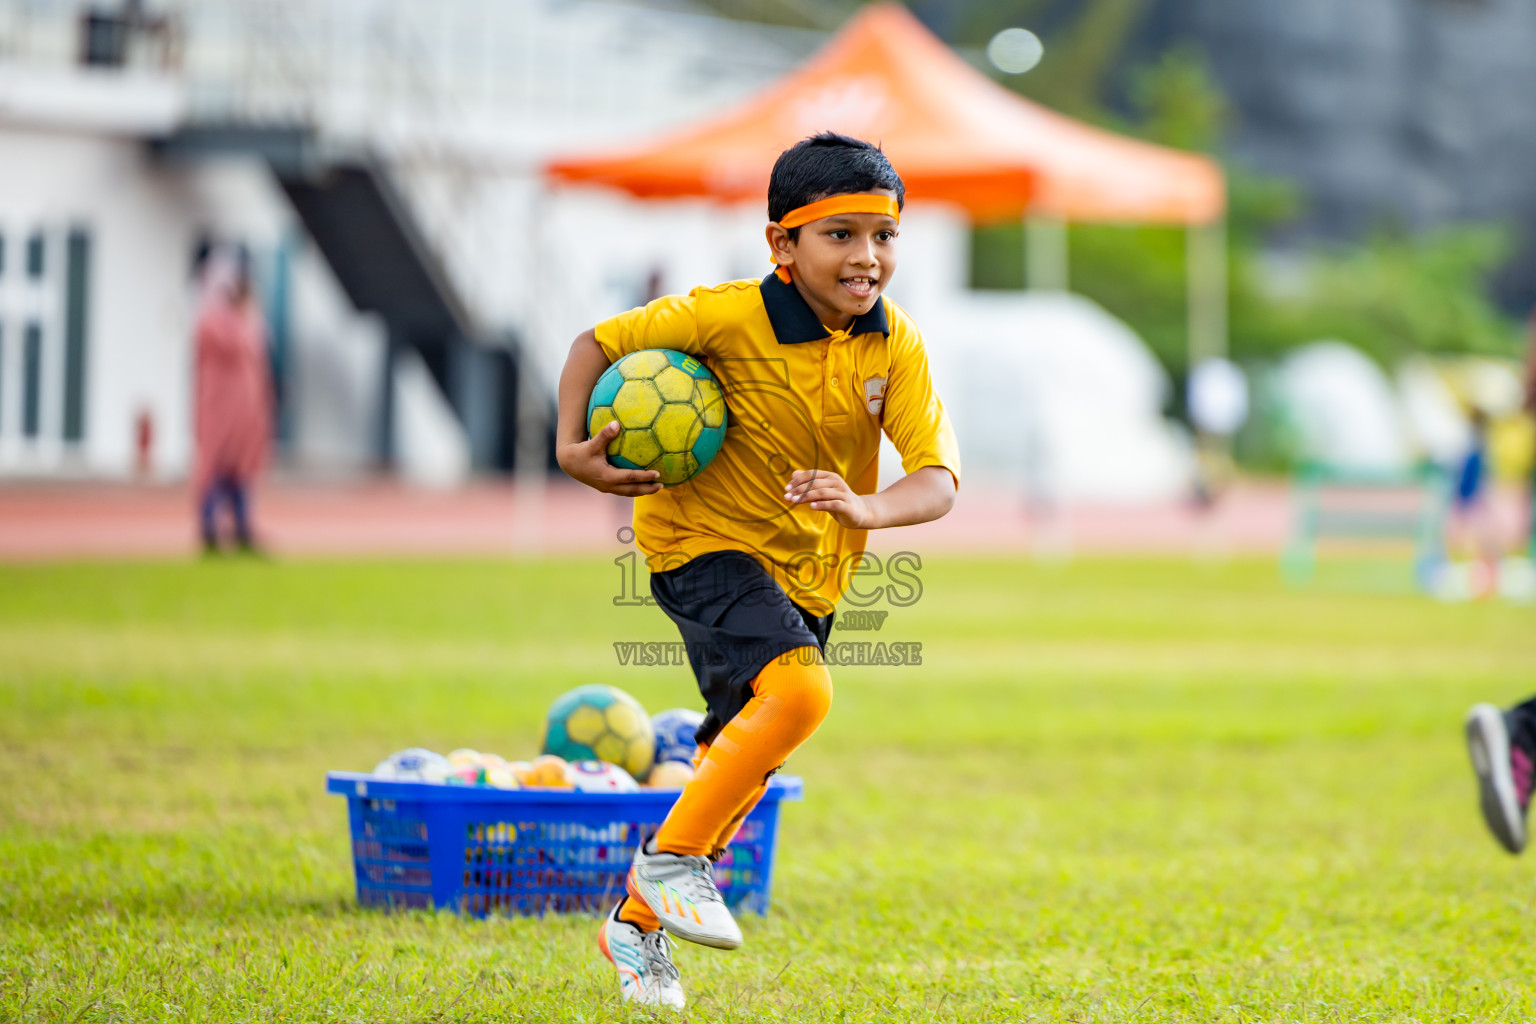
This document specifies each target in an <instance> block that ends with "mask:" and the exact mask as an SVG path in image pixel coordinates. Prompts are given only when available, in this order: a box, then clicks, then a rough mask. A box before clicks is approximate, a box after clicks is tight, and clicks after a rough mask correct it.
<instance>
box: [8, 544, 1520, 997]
mask: <svg viewBox="0 0 1536 1024" xmlns="http://www.w3.org/2000/svg"><path fill="white" fill-rule="evenodd" d="M921 577H922V581H923V587H924V591H923V595H922V599H921V600H920V601H919V602H918V603H917V604H916V605H915V606H913V607H910V608H898V609H894V610H892V612H891V616H890V618H889V620H887V623H886V625H885V627H884V629H883V630H882V631H881V633H880V634H878V636H879V637H880V638H881V639H900V640H915V641H920V642H922V644H923V654H924V662H925V664H924V666H923V667H921V668H877V667H869V668H848V667H843V668H837V669H835V670H834V673H833V676H834V679H835V681H836V687H837V698H836V703H835V706H834V707H833V711H832V716H831V718H830V719H829V720H828V722H827V724H826V725H825V726H824V727H823V729H822V731H821V732H820V733H819V734H818V735H817V736H816V737H815V738H814V739H813V740H812V741H811V742H810V744H809V745H808V746H807V747H806V748H805V749H804V750H802V751H801V752H800V753H799V754H798V755H796V757H795V759H794V760H793V761H792V762H791V769H792V770H793V771H795V772H796V773H797V774H800V775H802V776H804V778H805V780H806V790H807V799H806V801H805V802H804V803H801V804H788V805H786V806H785V810H784V823H783V829H782V833H781V837H780V838H781V843H780V848H779V869H778V876H777V880H776V881H777V884H776V889H775V893H774V895H775V908H774V911H773V913H772V914H770V915H769V916H768V917H767V918H757V917H750V916H749V917H747V918H745V920H744V930H745V932H746V936H747V944H746V945H745V946H744V947H743V948H742V949H741V950H740V951H738V952H735V953H719V952H715V951H711V950H704V949H701V948H697V947H690V946H685V947H683V948H681V949H680V950H679V952H678V962H679V966H680V967H681V968H682V971H683V977H684V981H685V983H686V985H687V986H688V988H689V993H690V997H691V1005H690V1010H689V1014H688V1016H689V1019H692V1020H696V1021H705V1020H709V1021H713V1020H725V1021H736V1020H785V1021H799V1020H807V1021H866V1020H867V1021H875V1020H879V1021H889V1020H920V1021H926V1020H954V1021H1002V1020H1014V1021H1023V1020H1050V1021H1063V1020H1070V1021H1079V1022H1082V1021H1106V1020H1148V1021H1153V1020H1199V1021H1234V1022H1236V1021H1254V1020H1271V1021H1282V1020H1283V1021H1314V1020H1315V1021H1337V1020H1369V1021H1396V1020H1419V1021H1446V1020H1511V1021H1516V1020H1529V1019H1532V1017H1533V1016H1536V984H1533V976H1536V942H1533V940H1532V935H1533V933H1536V885H1533V880H1532V877H1531V875H1532V872H1533V870H1536V862H1533V861H1528V860H1527V861H1522V860H1517V859H1514V858H1510V857H1508V856H1506V855H1505V854H1503V853H1501V852H1500V851H1499V850H1498V849H1497V847H1496V846H1495V845H1494V843H1493V841H1492V840H1491V839H1490V838H1489V837H1488V836H1487V835H1486V833H1485V832H1484V831H1483V827H1482V825H1481V823H1480V820H1479V818H1478V816H1477V812H1476V808H1475V802H1474V790H1473V783H1472V779H1471V775H1470V773H1469V771H1468V769H1467V766H1466V764H1465V754H1464V752H1463V749H1462V747H1461V742H1460V732H1459V728H1460V718H1461V715H1462V714H1463V712H1464V711H1465V709H1466V707H1467V705H1468V704H1469V703H1470V702H1472V701H1474V700H1477V699H1493V700H1496V701H1501V702H1509V701H1512V700H1514V699H1516V698H1520V697H1523V696H1524V695H1525V693H1526V692H1527V691H1528V690H1532V689H1536V614H1533V613H1532V612H1531V611H1530V610H1529V609H1526V610H1521V609H1516V608H1511V607H1507V606H1502V605H1487V606H1458V607H1443V606H1438V605H1435V604H1432V603H1430V602H1427V601H1424V600H1421V599H1417V598H1412V597H1384V596H1349V595H1343V594H1338V593H1316V592H1313V593H1306V592H1291V591H1286V590H1284V589H1283V588H1282V587H1281V586H1280V585H1279V584H1278V582H1277V573H1276V571H1275V569H1274V567H1273V566H1272V565H1268V564H1259V563H1239V564H1236V565H1232V566H1228V567H1224V568H1202V567H1199V566H1193V565H1190V564H1188V563H1175V562H1151V561H1115V562H1093V563H1079V564H1077V565H1075V566H1072V567H1069V568H1065V569H1049V568H1038V567H1033V566H1031V565H1029V564H1026V563H1021V562H1020V563H1014V562H1006V561H998V560H996V559H992V560H985V561H983V560H976V561H961V560H955V559H946V558H930V559H929V560H928V561H927V562H926V563H925V566H924V569H923V571H922V573H921ZM618 586H619V583H618V572H617V570H616V569H615V568H614V566H612V565H610V564H608V563H607V562H606V561H604V560H602V559H597V560H591V561H572V562H560V561H550V562H527V563H491V564H486V563H478V564H427V563H419V564H409V563H407V564H396V563H360V564H334V565H333V564H313V563H311V564H283V563H277V564H260V563H241V562H235V563H222V562H221V563H210V564H185V565H182V564H176V565H142V566H137V565H124V566H62V567H58V566H55V567H29V568H5V569H0V780H3V785H0V1019H4V1020H12V1019H20V1020H31V1019H36V1020H70V1021H74V1020H82V1021H105V1020H134V1021H152V1020H186V1021H243V1020H285V1021H322V1020H323V1021H354V1020H355V1021H417V1020H434V1021H436V1020H443V1021H459V1020H473V1021H480V1020H486V1021H491V1020H526V1021H546V1020H549V1021H596V1020H607V1019H613V1018H621V1019H622V1018H625V1017H626V1016H635V1017H640V1018H644V1017H645V1016H646V1015H645V1014H643V1013H639V1012H635V1013H633V1014H629V1013H627V1012H626V1010H625V1009H624V1008H623V1007H622V1006H621V1004H620V1003H619V999H618V989H617V986H616V985H615V984H614V981H613V977H612V974H611V970H610V968H609V967H608V965H607V963H606V962H605V961H603V960H602V959H601V958H600V956H599V954H598V952H597V950H596V947H595V945H594V942H593V936H594V928H595V925H594V922H593V921H592V920H591V919H562V918H556V917H550V918H547V919H544V920H537V919H526V920H525V919H516V920H506V919H498V920H487V921H476V920H470V919H460V918H458V917H455V916H453V915H449V914H442V915H431V914H406V915H394V916H388V915H383V914H379V913H375V912H364V911H361V910H359V909H358V908H357V907H356V905H355V901H354V895H353V889H352V877H351V864H350V860H349V857H350V853H349V848H348V841H347V837H346V823H345V805H344V802H343V801H341V800H340V799H339V798H335V797H330V796H327V795H326V794H325V793H324V792H323V775H324V773H325V771H326V770H327V769H332V768H352V769H366V768H367V767H369V766H371V765H372V764H373V762H374V761H375V760H377V758H378V757H380V756H381V755H383V754H384V753H387V752H388V751H390V750H393V749H395V748H398V747H402V746H408V745H417V744H419V745H425V746H429V747H433V748H436V749H439V750H446V749H449V748H452V747H456V746H460V745H468V746H474V747H478V748H480V749H488V750H495V751H498V752H500V753H503V754H505V755H508V756H516V755H522V756H526V755H528V754H529V753H531V752H533V750H534V747H535V744H536V743H537V739H538V732H539V723H540V716H541V712H542V710H543V708H544V706H545V705H546V704H547V702H548V701H549V699H550V698H551V697H553V696H554V695H555V694H557V693H559V692H561V691H562V690H564V689H566V688H568V687H571V686H574V685H577V684H581V683H586V682H598V681H605V682H612V683H615V684H617V685H620V686H623V687H624V688H626V689H628V690H630V691H631V692H632V693H634V694H635V695H636V696H637V697H639V698H640V699H641V701H642V702H644V703H645V704H646V705H647V706H649V707H651V708H652V709H659V708H662V707H667V706H672V705H677V704H683V703H693V702H694V696H693V693H692V680H691V677H690V676H689V675H688V674H687V673H686V671H684V670H680V669H677V668H637V667H624V668H621V667H619V665H618V664H617V659H616V657H615V653H614V650H613V648H612V646H611V645H612V643H613V642H615V641H624V640H645V639H672V638H673V637H674V636H675V634H674V633H673V632H672V631H671V627H670V625H669V624H668V623H667V622H666V620H665V619H664V618H663V616H662V615H661V614H660V612H658V611H657V610H655V609H654V608H643V609H637V608H616V607H614V606H613V603H612V600H611V599H612V597H613V596H614V595H615V594H616V593H617V592H618ZM872 636H874V635H873V634H871V635H867V637H872ZM847 638H851V635H849V634H843V635H841V636H840V637H839V639H847Z"/></svg>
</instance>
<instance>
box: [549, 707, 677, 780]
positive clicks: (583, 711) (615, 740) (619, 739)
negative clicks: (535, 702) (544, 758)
mask: <svg viewBox="0 0 1536 1024" xmlns="http://www.w3.org/2000/svg"><path fill="white" fill-rule="evenodd" d="M543 752H544V753H545V754H554V755H556V756H557V757H563V758H565V760H567V761H591V760H597V761H607V762H608V763H609V764H616V765H618V766H619V767H620V768H623V769H624V770H625V771H627V772H629V774H630V775H632V776H634V777H635V778H637V779H643V778H645V777H646V775H648V774H649V773H650V770H651V762H652V761H653V760H654V758H655V756H656V734H655V733H654V732H653V731H652V730H651V717H650V716H649V715H647V714H646V713H645V708H643V707H641V706H640V702H639V701H637V700H635V698H633V697H631V696H630V695H629V694H627V693H625V692H624V691H623V690H620V689H619V688H618V687H615V686H604V685H602V684H594V685H591V686H578V687H577V688H576V689H574V690H571V691H570V692H568V693H563V694H561V695H560V696H559V697H557V698H555V702H554V703H553V704H551V705H550V706H549V714H548V715H547V716H545V719H544V743H543Z"/></svg>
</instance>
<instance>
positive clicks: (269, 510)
mask: <svg viewBox="0 0 1536 1024" xmlns="http://www.w3.org/2000/svg"><path fill="white" fill-rule="evenodd" d="M254 508H255V521H256V529H257V535H258V539H259V540H260V541H261V543H262V544H263V546H264V547H266V548H267V549H268V550H269V551H270V552H271V553H272V554H274V555H277V556H281V557H362V556H408V557H411V556H414V557H451V556H459V557H464V556H470V557H480V556H503V557H505V556H514V555H526V554H539V553H544V554H565V553H577V552H602V551H613V550H619V549H621V548H624V547H627V546H628V545H627V544H626V543H624V541H621V540H620V539H619V537H618V536H617V533H618V531H619V530H620V528H621V527H623V526H624V525H625V524H627V523H628V521H629V501H628V499H623V498H616V497H612V496H609V495H603V494H598V493H596V492H593V491H590V490H587V489H585V488H583V487H580V486H578V485H576V484H573V483H571V482H569V481H564V480H550V481H549V482H548V483H547V484H546V485H545V486H543V487H542V488H539V487H535V488H533V489H531V490H521V491H520V490H519V489H518V487H517V486H516V485H514V484H512V483H492V482H484V483H476V484H473V485H470V486H468V487H464V488H460V489H456V490H452V491H428V490H419V489H415V488H411V487H408V486H405V485H402V484H399V483H396V482H393V481H388V480H372V481H366V482H360V483H348V484H340V483H326V484H317V483H312V482H300V481H296V480H277V481H274V482H271V483H268V484H266V485H265V486H263V487H262V488H261V489H260V490H259V491H258V492H257V494H256V496H255V500H254ZM193 511H194V510H193V502H192V499H191V496H190V495H189V494H188V493H187V491H186V490H185V489H184V488H181V487H159V486H133V485H104V484H52V483H48V484H41V483H29V484H8V485H4V486H0V561H4V562H25V561H48V560H61V559H123V558H185V557H189V556H193V555H195V554H196V553H197V550H198V545H197V528H196V522H195V518H194V514H193ZM1289 519H1290V513H1289V505H1288V498H1287V492H1286V489H1285V487H1284V485H1283V484H1244V485H1241V486H1239V487H1237V488H1235V489H1234V490H1233V491H1231V492H1230V493H1229V494H1228V495H1227V496H1226V497H1225V499H1224V500H1223V501H1222V502H1221V504H1220V505H1219V506H1218V507H1217V508H1216V509H1215V510H1211V511H1204V512H1202V511H1200V510H1197V509H1195V508H1194V507H1192V506H1190V505H1188V504H1180V503H1164V504H1157V505H1150V506H1136V507H1124V506H1121V507H1097V506H1076V507H1071V508H1066V509H1063V510H1061V511H1060V512H1058V513H1056V514H1054V515H1035V516H1033V517H1032V516H1030V515H1029V514H1028V513H1027V511H1026V505H1025V503H1024V501H1023V499H1022V498H1021V497H1020V496H1018V495H1015V494H1010V493H1007V492H1003V491H997V490H993V491H987V490H984V489H982V488H979V487H968V488H965V489H962V491H961V492H960V495H959V497H958V498H957V499H956V502H955V508H954V510H953V511H952V512H951V513H950V514H949V515H947V516H945V517H944V518H943V519H941V520H938V521H937V522H933V523H924V524H923V525H921V526H911V527H904V528H901V529H898V530H893V531H891V532H890V534H889V535H877V537H876V538H872V543H871V547H872V549H874V550H876V551H877V552H891V551H897V550H908V551H915V552H918V553H919V554H922V553H924V552H927V551H940V550H943V551H970V552H989V551H990V552H997V553H1023V552H1032V553H1035V554H1037V555H1040V554H1043V555H1047V556H1051V555H1066V554H1070V553H1082V554H1093V553H1147V554H1170V555H1173V554H1225V553H1239V554H1240V553H1273V552H1275V551H1278V550H1279V548H1280V546H1281V545H1282V544H1283V543H1284V540H1285V536H1286V530H1287V528H1288V525H1289ZM627 539H628V538H627V536H626V537H625V540H626V541H627Z"/></svg>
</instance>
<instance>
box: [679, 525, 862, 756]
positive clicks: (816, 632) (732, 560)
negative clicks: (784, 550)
mask: <svg viewBox="0 0 1536 1024" xmlns="http://www.w3.org/2000/svg"><path fill="white" fill-rule="evenodd" d="M651 594H652V595H653V596H654V597H655V598H656V603H657V604H659V605H660V606H661V610H662V611H664V612H666V613H667V617H668V618H670V619H671V620H672V621H673V622H675V623H677V629H678V632H680V633H682V634H683V644H684V646H685V647H686V648H687V651H688V663H689V664H690V665H692V666H693V674H694V675H695V676H696V677H698V680H699V693H701V694H703V696H704V703H705V704H706V705H708V707H709V714H708V715H706V716H705V718H704V724H703V725H701V726H699V731H698V732H697V733H696V734H695V739H697V740H698V742H700V743H710V742H713V741H714V738H715V735H716V734H717V733H719V732H720V730H721V729H723V728H725V723H726V722H729V721H730V720H731V719H733V718H735V717H736V716H737V715H738V714H740V713H741V709H742V708H744V707H746V706H747V702H748V701H749V700H751V699H752V680H753V679H754V678H756V677H757V674H758V673H759V672H761V671H762V668H763V666H764V665H766V664H768V663H769V662H770V661H772V660H773V659H774V658H777V657H778V656H779V655H781V654H783V653H784V652H786V651H792V650H794V649H795V648H797V647H812V646H814V647H817V648H825V647H826V644H827V637H828V635H829V634H830V633H831V632H832V615H831V614H827V615H812V614H811V613H810V612H808V611H806V610H805V609H804V608H802V607H800V606H799V605H798V604H796V603H795V602H793V601H791V600H790V599H789V595H788V594H786V593H784V588H783V587H781V586H779V585H778V584H777V583H776V582H774V579H773V577H772V576H770V575H768V571H767V570H766V569H764V568H763V567H762V565H761V564H760V563H759V562H758V561H757V559H755V558H753V557H752V556H751V555H749V554H746V553H745V552H741V551H709V552H706V553H704V554H702V555H699V556H697V557H696V558H693V559H691V560H690V561H689V562H688V563H687V564H686V565H682V566H679V567H678V568H676V569H668V570H667V571H665V572H653V573H651Z"/></svg>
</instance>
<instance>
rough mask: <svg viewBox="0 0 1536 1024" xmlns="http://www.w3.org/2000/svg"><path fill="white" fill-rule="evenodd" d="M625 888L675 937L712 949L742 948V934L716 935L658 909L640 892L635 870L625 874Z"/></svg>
mask: <svg viewBox="0 0 1536 1024" xmlns="http://www.w3.org/2000/svg"><path fill="white" fill-rule="evenodd" d="M624 888H625V889H626V890H628V892H629V894H630V895H631V896H633V897H634V898H635V899H637V900H639V901H640V902H641V903H644V904H645V905H646V906H648V907H650V908H651V913H653V914H655V915H656V917H657V919H658V920H659V921H661V924H662V927H664V928H665V929H666V930H667V934H669V935H671V936H673V937H674V938H678V939H685V940H687V941H688V942H692V943H694V944H695V945H699V946H708V947H710V948H711V949H740V948H741V936H739V935H737V936H734V937H733V936H730V935H715V934H713V933H711V932H703V931H695V930H693V929H692V928H690V927H689V925H688V922H687V921H684V920H683V919H682V918H680V917H678V916H677V915H676V914H663V912H662V911H660V910H657V909H656V906H655V904H653V903H652V902H651V901H650V900H648V899H646V898H645V895H644V894H643V893H642V892H640V887H639V886H637V885H635V879H634V873H633V872H631V873H630V874H629V875H626V876H625V878H624Z"/></svg>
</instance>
